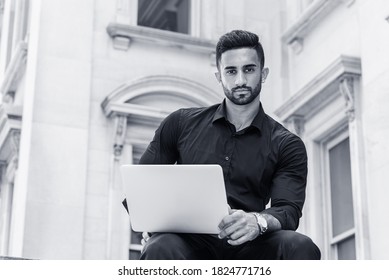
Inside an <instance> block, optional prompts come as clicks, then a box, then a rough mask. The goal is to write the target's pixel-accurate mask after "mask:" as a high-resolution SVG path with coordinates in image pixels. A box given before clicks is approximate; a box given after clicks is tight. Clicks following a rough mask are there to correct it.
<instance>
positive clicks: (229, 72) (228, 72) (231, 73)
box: [226, 69, 236, 75]
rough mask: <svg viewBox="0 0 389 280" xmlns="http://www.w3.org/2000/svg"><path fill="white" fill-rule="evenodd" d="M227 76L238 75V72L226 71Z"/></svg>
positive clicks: (233, 70)
mask: <svg viewBox="0 0 389 280" xmlns="http://www.w3.org/2000/svg"><path fill="white" fill-rule="evenodd" d="M226 74H227V75H234V74H236V70H235V69H230V70H227V71H226Z"/></svg>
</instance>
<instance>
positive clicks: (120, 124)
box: [113, 115, 127, 160]
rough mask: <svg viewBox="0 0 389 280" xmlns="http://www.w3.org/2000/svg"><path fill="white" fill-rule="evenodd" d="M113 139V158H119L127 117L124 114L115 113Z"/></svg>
mask: <svg viewBox="0 0 389 280" xmlns="http://www.w3.org/2000/svg"><path fill="white" fill-rule="evenodd" d="M115 122H116V123H115V140H114V144H113V150H114V156H115V160H119V159H120V157H121V155H122V151H123V145H124V139H125V136H126V129H127V117H126V116H124V115H117V116H116V119H115Z"/></svg>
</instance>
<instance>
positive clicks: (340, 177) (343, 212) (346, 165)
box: [329, 138, 354, 236]
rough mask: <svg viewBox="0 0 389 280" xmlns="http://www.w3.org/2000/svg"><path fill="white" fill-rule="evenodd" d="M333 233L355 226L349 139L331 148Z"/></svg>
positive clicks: (337, 233)
mask: <svg viewBox="0 0 389 280" xmlns="http://www.w3.org/2000/svg"><path fill="white" fill-rule="evenodd" d="M329 159H330V182H331V208H332V209H331V211H332V234H333V236H337V235H339V234H340V233H343V232H345V231H347V230H349V229H352V228H353V227H354V211H353V198H352V189H351V166H350V144H349V139H348V138H347V139H345V140H344V141H342V142H340V143H339V144H337V145H336V146H335V147H333V148H332V149H330V150H329Z"/></svg>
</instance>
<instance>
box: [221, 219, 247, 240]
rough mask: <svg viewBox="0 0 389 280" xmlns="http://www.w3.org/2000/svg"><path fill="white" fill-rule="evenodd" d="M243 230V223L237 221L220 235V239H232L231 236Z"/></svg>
mask: <svg viewBox="0 0 389 280" xmlns="http://www.w3.org/2000/svg"><path fill="white" fill-rule="evenodd" d="M241 229H242V223H241V222H240V221H235V222H234V223H231V224H229V225H228V226H227V227H225V228H224V229H223V230H221V231H220V233H219V238H221V239H223V238H225V237H228V238H231V235H232V234H234V233H235V232H237V231H240V230H241Z"/></svg>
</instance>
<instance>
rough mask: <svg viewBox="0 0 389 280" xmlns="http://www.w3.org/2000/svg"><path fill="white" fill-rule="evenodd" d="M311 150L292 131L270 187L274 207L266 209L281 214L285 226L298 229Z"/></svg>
mask: <svg viewBox="0 0 389 280" xmlns="http://www.w3.org/2000/svg"><path fill="white" fill-rule="evenodd" d="M307 172H308V168H307V153H306V149H305V145H304V143H303V141H302V140H301V139H300V138H299V137H297V136H295V135H290V136H289V137H287V139H285V140H284V141H282V142H281V143H280V154H279V161H278V164H277V169H276V170H275V173H274V176H273V180H272V186H271V190H270V197H271V207H270V208H268V209H266V210H264V211H263V212H264V213H267V214H270V215H272V216H273V217H275V218H277V219H278V220H279V221H280V223H281V227H282V229H284V230H296V229H297V227H298V225H299V219H300V218H301V215H302V208H303V205H304V201H305V189H306V183H307Z"/></svg>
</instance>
